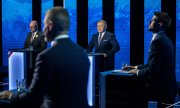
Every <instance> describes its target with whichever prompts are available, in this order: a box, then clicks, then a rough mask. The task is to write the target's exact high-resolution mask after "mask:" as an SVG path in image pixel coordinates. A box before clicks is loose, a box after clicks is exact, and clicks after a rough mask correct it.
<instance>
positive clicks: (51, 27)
mask: <svg viewBox="0 0 180 108" xmlns="http://www.w3.org/2000/svg"><path fill="white" fill-rule="evenodd" d="M53 26H54V25H53V22H52V21H49V30H50V31H51V30H52V29H53Z"/></svg>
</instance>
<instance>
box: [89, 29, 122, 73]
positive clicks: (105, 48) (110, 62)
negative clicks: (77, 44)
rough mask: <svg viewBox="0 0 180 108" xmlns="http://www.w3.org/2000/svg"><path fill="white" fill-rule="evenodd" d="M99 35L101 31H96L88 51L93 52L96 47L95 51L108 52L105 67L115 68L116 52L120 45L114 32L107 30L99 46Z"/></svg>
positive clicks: (107, 68)
mask: <svg viewBox="0 0 180 108" xmlns="http://www.w3.org/2000/svg"><path fill="white" fill-rule="evenodd" d="M98 36H99V33H96V34H94V35H93V36H92V38H91V40H90V42H89V45H88V48H87V52H92V50H93V48H94V47H95V53H106V54H107V57H106V58H105V62H104V68H105V70H113V69H114V55H115V53H116V52H118V51H119V50H120V46H119V43H118V41H117V40H116V37H115V35H114V34H112V33H110V32H108V31H106V32H105V34H104V36H103V38H102V40H101V43H100V46H98Z"/></svg>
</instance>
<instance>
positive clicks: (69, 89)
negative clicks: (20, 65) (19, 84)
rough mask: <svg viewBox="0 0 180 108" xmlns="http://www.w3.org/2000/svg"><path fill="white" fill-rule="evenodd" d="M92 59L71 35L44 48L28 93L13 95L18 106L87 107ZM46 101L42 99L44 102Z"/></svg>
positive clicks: (38, 57)
mask: <svg viewBox="0 0 180 108" xmlns="http://www.w3.org/2000/svg"><path fill="white" fill-rule="evenodd" d="M89 65H90V63H89V59H88V57H87V55H86V53H85V52H84V50H83V49H82V48H80V47H79V46H78V45H76V44H75V43H73V42H72V41H71V40H70V39H69V38H65V39H59V40H58V44H57V45H55V46H53V47H51V48H49V49H46V50H44V51H42V52H41V53H40V54H39V55H38V56H37V59H36V65H35V72H34V75H33V80H32V83H31V85H30V87H29V92H28V93H21V94H19V95H13V96H12V98H11V101H12V103H13V104H14V106H18V107H16V108H19V106H20V105H23V106H25V107H24V108H27V107H29V106H31V107H30V108H36V107H37V106H38V105H41V108H87V83H88V73H89ZM41 102H42V103H41Z"/></svg>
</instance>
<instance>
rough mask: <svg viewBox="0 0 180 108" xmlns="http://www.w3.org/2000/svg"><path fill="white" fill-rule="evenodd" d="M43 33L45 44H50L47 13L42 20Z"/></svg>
mask: <svg viewBox="0 0 180 108" xmlns="http://www.w3.org/2000/svg"><path fill="white" fill-rule="evenodd" d="M43 31H44V35H45V41H46V42H50V41H51V39H50V31H51V28H50V21H49V19H48V13H47V14H46V16H45V18H44V28H43Z"/></svg>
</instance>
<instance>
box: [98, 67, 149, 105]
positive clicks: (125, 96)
mask: <svg viewBox="0 0 180 108" xmlns="http://www.w3.org/2000/svg"><path fill="white" fill-rule="evenodd" d="M145 93H146V92H145V84H144V81H143V80H142V79H139V78H138V77H137V76H136V75H135V74H129V73H127V72H116V70H112V71H107V72H101V73H100V100H99V101H100V108H147V107H148V100H147V98H146V94H145Z"/></svg>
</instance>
